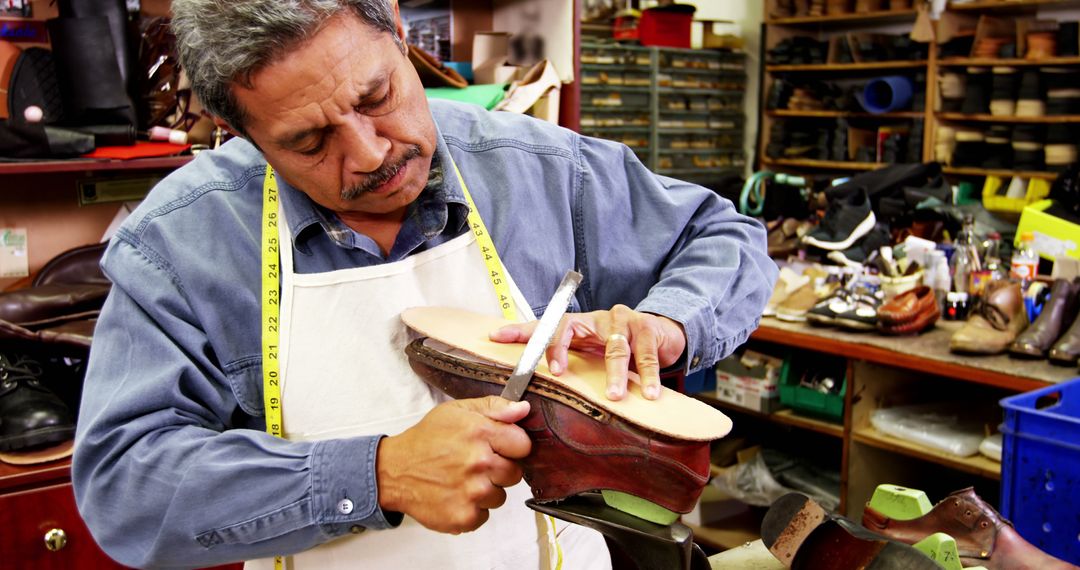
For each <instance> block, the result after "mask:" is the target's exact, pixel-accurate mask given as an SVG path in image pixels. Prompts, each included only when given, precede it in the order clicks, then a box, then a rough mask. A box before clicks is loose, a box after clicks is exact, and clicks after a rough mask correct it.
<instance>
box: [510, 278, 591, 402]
mask: <svg viewBox="0 0 1080 570" xmlns="http://www.w3.org/2000/svg"><path fill="white" fill-rule="evenodd" d="M580 284H581V274H580V273H578V272H577V271H574V270H572V269H571V270H570V271H567V272H566V276H564V277H563V279H562V282H561V283H559V287H558V288H557V289H555V294H554V295H552V296H551V301H549V302H548V305H547V307H546V308H545V309H544V314H543V315H540V322H539V323H538V324H537V325H536V329H535V330H533V334H532V336H531V337H529V342H527V343H525V351H524V352H522V353H521V358H520V359H519V360H518V363H517V366H515V367H514V372H513V374H511V375H510V379H509V380H507V381H506V387H505V388H503V391H502V394H501V395H502V397H503V398H506V399H507V400H510V401H511V402H517V401H518V400H520V399H521V397H522V396H524V395H525V389H526V388H528V387H529V381H530V380H532V377H533V372H535V371H536V365H538V364H540V359H541V358H542V357H543V356H544V350H546V349H547V345H548V343H550V342H551V338H552V337H553V336H555V330H556V329H557V328H559V321H561V320H562V317H563V315H564V314H566V310H567V308H569V306H570V299H571V298H572V297H573V296H574V291H577V288H578V285H580Z"/></svg>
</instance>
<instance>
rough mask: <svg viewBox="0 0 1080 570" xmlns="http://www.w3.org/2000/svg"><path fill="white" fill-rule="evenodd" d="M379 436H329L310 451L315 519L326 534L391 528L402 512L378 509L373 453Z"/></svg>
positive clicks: (375, 450)
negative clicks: (346, 437)
mask: <svg viewBox="0 0 1080 570" xmlns="http://www.w3.org/2000/svg"><path fill="white" fill-rule="evenodd" d="M383 437H385V436H383V435H373V436H364V437H356V438H349V439H330V440H325V441H320V442H317V443H316V444H315V448H314V450H313V451H312V459H311V463H312V470H311V472H312V475H311V494H312V502H313V506H314V510H315V522H316V523H318V524H319V526H320V527H321V528H322V530H323V532H324V533H326V534H327V535H328V536H330V537H336V536H341V535H345V534H359V533H361V532H364V531H365V530H382V529H387V528H394V527H396V526H398V525H399V524H401V520H402V518H403V515H402V514H401V513H395V512H391V511H386V512H383V510H382V509H380V508H379V486H378V482H377V481H376V477H375V475H376V471H375V455H376V452H377V451H378V449H379V441H380V440H382V438H383Z"/></svg>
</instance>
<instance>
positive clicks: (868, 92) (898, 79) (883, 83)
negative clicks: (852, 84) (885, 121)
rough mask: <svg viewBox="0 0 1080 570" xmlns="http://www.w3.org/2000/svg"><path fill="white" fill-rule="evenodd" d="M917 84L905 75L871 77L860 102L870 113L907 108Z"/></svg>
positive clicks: (889, 111) (890, 111)
mask: <svg viewBox="0 0 1080 570" xmlns="http://www.w3.org/2000/svg"><path fill="white" fill-rule="evenodd" d="M914 91H915V86H914V85H913V84H912V82H911V79H909V78H907V77H904V76H903V75H889V76H886V77H878V78H876V79H871V80H870V81H868V82H867V83H866V86H865V87H864V88H863V92H862V97H859V103H861V104H862V106H863V108H864V109H866V111H867V112H868V113H874V114H880V113H892V112H893V111H899V110H901V109H905V108H907V106H908V105H910V104H911V96H912V94H913V92H914Z"/></svg>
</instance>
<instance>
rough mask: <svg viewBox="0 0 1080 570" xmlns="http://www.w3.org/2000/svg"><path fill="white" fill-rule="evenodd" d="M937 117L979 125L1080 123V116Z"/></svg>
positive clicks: (942, 115)
mask: <svg viewBox="0 0 1080 570" xmlns="http://www.w3.org/2000/svg"><path fill="white" fill-rule="evenodd" d="M937 117H938V119H940V120H943V121H969V122H978V123H1021V124H1024V123H1032V124H1061V123H1080V115H1047V116H1044V117H1013V116H1008V117H1003V116H1000V115H965V114H963V113H938V114H937Z"/></svg>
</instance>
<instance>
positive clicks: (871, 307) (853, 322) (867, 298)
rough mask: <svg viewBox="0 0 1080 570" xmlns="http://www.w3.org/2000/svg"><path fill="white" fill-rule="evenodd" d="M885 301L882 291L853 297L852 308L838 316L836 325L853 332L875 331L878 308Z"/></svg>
mask: <svg viewBox="0 0 1080 570" xmlns="http://www.w3.org/2000/svg"><path fill="white" fill-rule="evenodd" d="M883 300H884V294H883V293H882V292H881V291H880V290H878V291H874V292H873V293H869V292H860V293H856V294H854V295H852V296H851V306H850V308H848V310H846V311H844V312H842V313H840V314H838V315H836V324H837V325H838V326H840V327H841V328H844V329H847V330H851V331H872V330H874V329H875V328H877V324H878V317H877V312H878V308H879V307H881V303H882V301H883Z"/></svg>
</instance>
